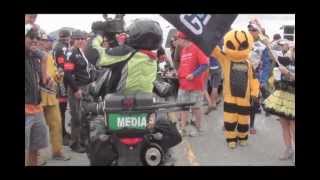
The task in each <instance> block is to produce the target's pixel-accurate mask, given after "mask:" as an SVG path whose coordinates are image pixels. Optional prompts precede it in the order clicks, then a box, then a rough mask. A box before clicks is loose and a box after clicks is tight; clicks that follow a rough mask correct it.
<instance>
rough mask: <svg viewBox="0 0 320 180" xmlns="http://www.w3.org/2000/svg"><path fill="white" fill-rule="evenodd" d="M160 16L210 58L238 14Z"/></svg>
mask: <svg viewBox="0 0 320 180" xmlns="http://www.w3.org/2000/svg"><path fill="white" fill-rule="evenodd" d="M160 15H161V16H162V17H163V18H164V19H166V20H167V21H168V22H169V23H171V24H172V25H173V26H175V27H176V28H177V29H178V30H179V31H182V32H184V33H185V34H186V35H187V37H189V38H190V39H191V40H192V41H193V42H194V43H195V44H197V45H198V46H199V48H200V49H202V50H203V52H204V53H205V54H206V55H207V56H210V54H211V52H212V50H213V49H214V48H215V47H216V45H217V44H218V43H219V42H220V41H221V39H222V38H223V36H224V35H225V34H226V33H227V32H228V31H229V30H230V26H231V24H232V23H233V21H234V20H235V19H236V18H237V16H238V14H160Z"/></svg>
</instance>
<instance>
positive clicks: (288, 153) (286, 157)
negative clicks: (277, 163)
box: [279, 148, 294, 161]
mask: <svg viewBox="0 0 320 180" xmlns="http://www.w3.org/2000/svg"><path fill="white" fill-rule="evenodd" d="M293 158H294V152H293V150H292V148H287V149H286V150H285V151H284V152H283V154H282V155H281V156H280V157H279V160H281V161H286V160H290V159H292V160H293Z"/></svg>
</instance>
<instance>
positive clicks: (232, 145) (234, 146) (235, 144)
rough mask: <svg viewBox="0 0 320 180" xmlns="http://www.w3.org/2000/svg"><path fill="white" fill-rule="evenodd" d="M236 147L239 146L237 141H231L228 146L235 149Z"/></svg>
mask: <svg viewBox="0 0 320 180" xmlns="http://www.w3.org/2000/svg"><path fill="white" fill-rule="evenodd" d="M236 147H237V143H236V142H229V143H228V148H230V149H235V148H236Z"/></svg>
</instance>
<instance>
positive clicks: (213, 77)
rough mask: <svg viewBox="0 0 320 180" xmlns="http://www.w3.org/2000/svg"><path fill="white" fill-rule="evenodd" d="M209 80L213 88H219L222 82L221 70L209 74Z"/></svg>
mask: <svg viewBox="0 0 320 180" xmlns="http://www.w3.org/2000/svg"><path fill="white" fill-rule="evenodd" d="M209 82H210V86H211V87H212V88H218V87H219V85H220V84H221V71H220V70H216V71H211V72H210V76H209Z"/></svg>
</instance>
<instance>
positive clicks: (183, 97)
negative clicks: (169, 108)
mask: <svg viewBox="0 0 320 180" xmlns="http://www.w3.org/2000/svg"><path fill="white" fill-rule="evenodd" d="M202 97H203V95H202V92H201V91H188V90H183V89H179V90H178V99H177V101H178V102H179V103H183V102H196V104H195V105H194V106H193V108H200V107H201V106H202V99H203V98H202Z"/></svg>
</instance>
